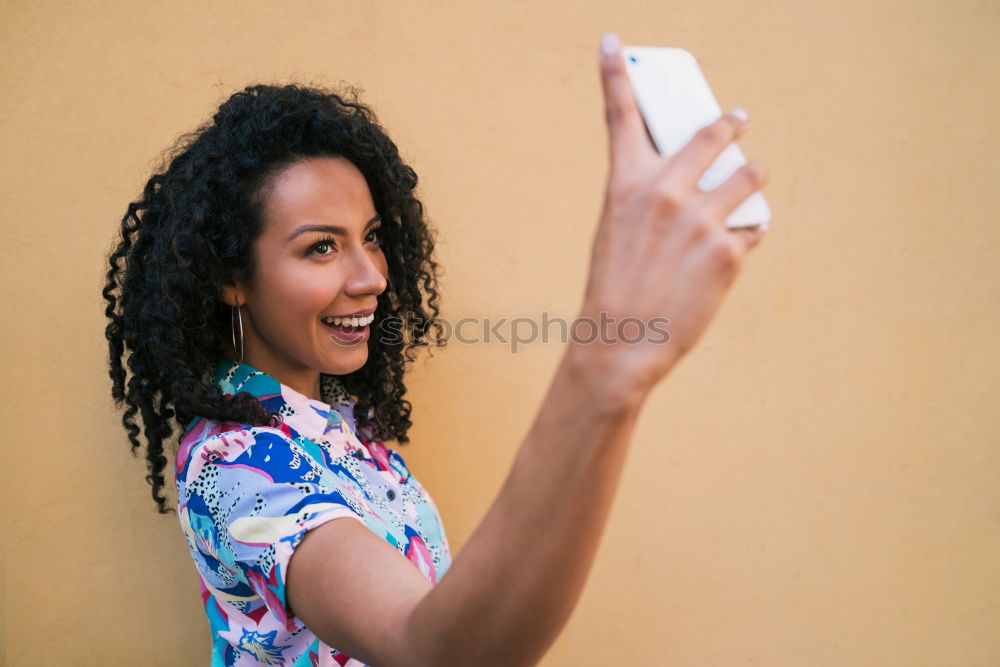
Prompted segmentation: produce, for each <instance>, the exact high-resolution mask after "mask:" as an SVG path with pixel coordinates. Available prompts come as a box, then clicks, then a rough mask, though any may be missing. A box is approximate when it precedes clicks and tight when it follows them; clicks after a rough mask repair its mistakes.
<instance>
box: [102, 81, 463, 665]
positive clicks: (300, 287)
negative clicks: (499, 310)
mask: <svg viewBox="0 0 1000 667" xmlns="http://www.w3.org/2000/svg"><path fill="white" fill-rule="evenodd" d="M351 94H353V97H354V99H352V97H351ZM356 95H357V93H356V92H355V91H353V89H352V90H348V91H347V93H335V92H331V91H324V90H320V89H317V88H307V87H301V86H294V85H287V86H281V87H277V86H265V85H257V86H251V87H248V88H246V89H244V90H242V91H240V92H238V93H236V94H234V95H233V96H232V97H231V98H230V99H228V100H227V101H226V102H225V103H223V104H222V105H221V106H220V107H219V109H218V110H217V112H216V113H215V114H214V116H213V118H212V120H211V122H209V123H206V124H205V125H203V126H202V127H200V128H199V129H198V130H197V131H195V132H192V133H189V134H187V135H184V136H183V137H182V139H181V142H180V143H179V145H178V146H177V147H176V148H175V149H174V150H173V151H172V153H171V156H170V157H169V158H168V160H167V164H165V166H164V168H162V169H161V170H160V171H159V172H158V173H156V174H154V175H153V176H152V177H151V178H150V179H149V181H148V183H147V184H146V187H145V189H144V191H143V194H142V197H141V198H140V199H139V200H138V201H135V202H133V203H131V204H129V206H128V211H127V213H126V214H125V216H124V218H123V220H122V223H121V237H120V239H119V242H118V245H117V247H116V248H115V250H114V251H113V252H112V254H111V255H110V257H109V264H110V269H109V271H108V273H107V284H106V286H105V288H104V297H105V299H106V301H107V308H106V314H107V316H108V318H109V320H110V321H109V324H108V326H107V332H106V335H107V339H108V342H109V346H110V375H111V379H112V395H113V397H114V399H115V401H116V403H117V404H118V405H119V406H122V405H124V406H125V407H126V410H125V412H124V414H123V417H122V421H123V424H124V426H125V429H126V431H127V434H128V438H129V440H130V442H131V444H132V449H133V452H134V451H135V450H138V449H140V448H141V447H142V446H143V444H144V446H145V454H146V460H147V462H148V467H149V474H148V475H147V477H146V479H147V481H148V482H149V483H150V484H151V486H152V496H153V499H154V501H155V502H156V504H157V507H158V510H159V511H160V512H161V513H167V512H169V511H171V510H170V508H168V507H167V506H166V499H165V498H164V497H162V496H161V495H160V491H161V490H162V488H163V486H164V484H165V480H164V476H163V472H164V467H165V465H166V464H167V457H166V456H165V453H167V451H168V446H169V444H170V443H169V439H170V437H171V435H172V434H173V433H174V429H175V427H177V428H178V429H179V431H178V435H179V446H178V447H177V448H176V455H175V456H174V459H175V468H174V472H175V478H176V487H177V492H178V498H177V513H178V517H179V519H180V524H181V528H182V531H183V534H184V537H185V539H186V541H187V544H188V548H189V550H190V553H191V556H192V558H193V560H194V563H195V566H196V569H197V573H198V578H199V583H200V585H201V588H202V591H203V596H204V597H203V599H204V601H205V611H206V614H207V616H208V620H209V622H210V626H211V629H212V636H213V645H212V664H227V665H229V664H247V662H248V661H249V662H250V663H252V664H258V663H263V664H290V663H291V662H295V661H297V660H300V659H301V660H305V661H306V662H307V663H310V664H316V663H317V662H318V663H319V664H360V662H350V660H351V659H350V658H348V657H347V656H346V655H344V654H342V653H341V652H340V651H339V650H338V649H336V648H333V647H332V646H331V645H329V643H326V642H323V641H322V640H321V639H320V638H319V637H317V636H316V635H315V634H313V633H311V632H310V631H309V630H308V628H305V627H304V623H303V620H301V619H300V618H299V617H297V616H295V615H294V614H293V613H292V612H291V611H290V608H291V607H290V596H289V595H288V593H287V592H286V588H285V580H286V577H287V570H288V566H289V564H290V560H291V556H292V554H293V552H295V553H299V550H298V548H297V547H298V545H299V542H300V541H302V539H303V537H304V536H305V535H306V533H307V532H308V531H311V530H313V529H315V528H317V527H319V526H321V525H323V524H329V523H338V522H333V521H332V520H333V519H336V518H341V517H349V518H352V519H354V522H351V523H355V522H356V523H358V524H360V525H362V526H364V529H365V530H367V531H370V533H369V534H374V535H377V536H378V537H379V538H380V540H379V542H378V547H379V549H387V550H389V551H390V552H391V553H393V554H396V556H397V557H399V558H401V559H402V561H403V563H406V567H407V568H408V572H412V574H413V575H415V576H416V577H417V578H418V579H419V581H417V582H416V584H417V585H418V586H419V585H424V584H426V585H428V586H429V585H431V584H433V583H434V582H436V581H437V579H438V578H439V577H440V575H441V574H443V572H444V571H445V570H446V569H447V568H448V565H449V564H450V552H449V548H448V542H447V539H446V537H445V533H444V526H443V524H442V522H441V519H440V515H439V514H438V511H437V508H436V506H435V505H434V503H433V500H432V499H431V497H430V495H429V494H428V493H427V491H426V490H425V489H424V487H423V486H421V485H420V483H419V482H418V481H417V479H416V477H414V476H413V475H412V474H411V473H410V472H409V470H408V468H407V466H406V463H405V461H404V460H403V458H402V456H400V455H399V453H398V452H396V451H395V450H393V449H390V448H388V447H387V446H386V445H385V444H383V441H387V440H396V441H397V442H399V443H400V444H405V443H407V442H408V437H407V431H408V430H409V427H410V425H411V423H410V420H409V414H410V408H411V406H410V404H409V402H408V401H406V400H404V399H403V398H402V397H403V395H404V393H405V391H406V387H405V384H404V374H405V367H406V365H407V364H408V363H411V362H412V361H413V360H414V356H415V351H414V348H416V347H417V346H421V345H422V344H426V343H424V340H425V337H428V333H429V331H430V330H429V329H428V328H425V327H424V326H422V325H421V323H422V322H429V321H433V320H434V318H435V317H436V316H437V315H438V306H437V289H436V274H437V265H436V263H435V261H434V259H433V256H432V255H433V248H434V244H433V234H432V231H431V230H430V229H429V227H428V226H427V224H426V222H425V220H424V217H423V207H422V205H421V203H420V201H419V200H418V199H417V198H416V197H415V196H414V194H413V190H414V188H415V187H416V184H417V177H416V174H415V172H414V171H413V170H412V169H411V168H410V167H409V166H408V165H406V164H405V163H404V162H403V161H402V160H401V159H400V157H399V155H398V152H397V149H396V146H395V145H394V144H393V142H392V141H391V140H390V139H389V137H388V136H387V135H386V134H385V133H384V131H383V130H382V129H381V128H380V127H379V125H378V124H377V122H376V120H375V117H374V114H373V113H372V111H371V110H370V109H369V108H368V107H366V106H364V105H362V104H360V103H359V102H357V100H356ZM403 314H407V315H408V317H403ZM389 318H395V321H398V322H403V323H404V324H405V325H406V326H408V327H409V329H408V330H407V332H406V333H407V334H408V338H409V341H410V342H409V343H405V342H403V341H400V340H398V339H389V338H385V337H380V336H372V335H371V333H370V332H371V330H372V328H373V327H375V326H377V325H378V323H379V322H381V321H384V320H387V319H389ZM431 338H432V340H433V342H435V344H443V337H441V336H436V337H431ZM126 369H128V370H127V371H126ZM137 415H138V416H140V417H141V419H142V422H143V429H142V430H140V428H139V426H138V425H137V424H136V416H137ZM140 433H141V434H142V435H144V436H145V443H142V442H141V441H140ZM171 449H172V448H171ZM310 542H312V540H310ZM308 545H309V543H306V544H305V546H306V547H308ZM305 551H306V552H307V551H308V549H305ZM296 563H298V559H296ZM414 566H416V567H414ZM302 569H303V570H306V568H305V567H303V568H302ZM313 579H314V577H313V576H311V575H308V574H307V575H306V576H297V580H298V581H300V582H303V583H304V585H306V586H310V585H313V583H314V582H313V581H312V580H313ZM413 585H414V581H413V580H412V579H411V580H410V583H409V586H410V587H409V588H405V587H403V588H398V589H397V590H396V591H395V593H394V595H396V596H399V595H402V594H403V592H405V591H408V590H412V587H413ZM304 606H305V609H306V610H309V609H310V605H309V603H308V602H305V603H304ZM356 610H357V608H355V611H356ZM304 613H307V612H305V611H304ZM312 613H313V618H314V619H315V623H314V625H317V626H321V625H322V624H323V619H322V618H321V617H320V616H321V615H322V614H323V612H322V611H320V612H316V611H313V612H312ZM362 650H364V649H362ZM345 660H347V661H348V662H347V663H345V662H344V661H345Z"/></svg>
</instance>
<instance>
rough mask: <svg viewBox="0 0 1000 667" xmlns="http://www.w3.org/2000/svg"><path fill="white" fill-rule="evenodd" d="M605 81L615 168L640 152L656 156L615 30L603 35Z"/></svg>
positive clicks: (605, 106) (614, 169)
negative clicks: (634, 95)
mask: <svg viewBox="0 0 1000 667" xmlns="http://www.w3.org/2000/svg"><path fill="white" fill-rule="evenodd" d="M601 84H602V88H603V89H604V110H605V118H606V120H607V124H608V133H609V137H610V152H611V169H612V171H617V170H618V169H620V168H621V167H622V166H624V165H628V164H629V163H630V162H631V161H633V160H634V159H635V158H636V157H638V155H639V153H640V151H645V152H647V153H651V154H653V155H655V154H656V151H655V149H654V148H653V146H652V144H651V143H650V141H649V138H648V135H647V133H646V126H645V124H644V123H643V120H642V114H641V113H640V112H639V107H638V106H637V105H636V102H635V98H634V97H633V96H632V87H631V84H630V82H629V77H628V71H627V70H626V69H625V58H624V56H623V54H622V50H621V43H620V42H619V40H618V36H617V35H616V34H615V33H612V32H609V33H607V34H605V35H604V37H602V38H601Z"/></svg>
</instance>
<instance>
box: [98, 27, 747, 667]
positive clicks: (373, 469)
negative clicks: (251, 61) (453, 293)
mask: <svg viewBox="0 0 1000 667" xmlns="http://www.w3.org/2000/svg"><path fill="white" fill-rule="evenodd" d="M602 44H603V45H604V46H606V47H607V48H603V49H602V56H601V78H602V84H603V90H604V97H605V104H606V118H607V122H608V128H609V135H610V163H611V164H610V171H609V177H608V183H607V189H606V193H605V200H604V208H603V211H602V212H601V216H600V220H599V224H598V227H597V233H596V235H595V238H594V243H593V246H592V256H591V266H590V273H589V277H588V281H587V285H586V289H585V291H584V298H583V302H582V304H581V307H580V310H579V317H580V318H581V319H583V318H586V319H589V320H590V321H592V322H600V321H609V320H610V321H612V322H615V321H619V322H620V321H621V320H622V319H624V318H626V317H629V318H637V319H638V320H639V321H641V322H650V321H652V320H654V319H656V318H661V319H662V318H668V319H669V322H670V331H669V341H667V343H666V344H664V343H663V342H662V340H655V341H654V340H642V341H640V342H638V343H632V344H626V343H624V342H619V341H616V340H614V339H613V338H612V339H608V338H600V339H598V340H597V341H595V342H593V343H590V344H584V343H582V342H577V341H576V340H574V342H572V343H570V344H569V345H568V346H567V347H566V349H565V352H564V355H563V357H562V359H561V362H560V364H559V366H558V368H557V370H556V373H555V375H554V377H553V379H552V382H551V385H550V386H549V389H548V392H547V394H546V395H545V398H544V400H543V402H542V405H541V406H540V408H539V410H538V412H537V416H536V418H535V420H534V422H533V424H532V427H531V429H530V431H529V433H528V435H527V436H526V437H525V439H524V441H523V443H522V444H521V447H520V449H519V450H518V453H517V456H516V458H515V461H514V463H513V466H512V467H511V469H510V471H509V473H508V475H507V478H506V480H505V482H504V484H503V486H502V488H501V491H500V493H499V494H498V496H497V498H496V500H495V501H494V502H493V504H492V505H491V507H490V508H489V510H488V511H487V513H486V515H485V517H484V518H483V519H482V521H481V522H480V523H479V525H478V526H477V527H476V529H475V530H474V531H473V533H472V535H471V536H470V537H469V539H468V541H467V543H466V544H465V546H464V548H463V549H462V552H461V555H460V556H459V557H457V558H456V559H455V561H454V563H452V558H451V554H450V551H449V548H448V542H447V539H446V537H445V532H444V527H443V525H442V523H441V519H440V515H439V513H438V512H437V509H436V507H435V505H434V503H433V501H432V499H431V497H430V495H429V494H428V493H427V491H426V489H424V488H423V487H422V486H421V485H420V484H419V482H418V481H417V479H416V478H415V477H414V476H413V475H412V474H410V472H409V470H408V469H407V466H406V463H405V461H404V460H403V458H402V457H401V456H400V455H399V454H398V452H396V451H395V450H394V449H390V448H388V447H386V446H385V445H384V444H383V443H384V441H385V440H389V439H393V440H397V441H399V442H400V443H405V442H407V436H406V433H407V430H408V428H409V426H410V421H409V419H408V416H409V412H410V406H409V404H408V402H407V401H405V400H403V399H402V396H403V394H404V392H405V385H404V382H403V378H404V371H405V365H406V363H408V362H410V361H412V360H413V348H414V347H415V346H419V345H425V344H427V342H428V341H427V340H425V339H426V338H427V334H428V332H429V329H428V326H427V324H426V323H427V322H428V320H430V319H431V318H432V317H434V316H436V315H437V312H438V309H437V306H436V300H437V291H436V282H435V275H436V268H437V265H436V264H435V262H434V259H433V242H432V233H431V231H430V230H429V229H428V227H427V226H426V224H425V222H424V220H423V209H422V206H421V204H420V202H419V201H418V200H417V199H416V198H414V197H413V194H412V190H413V188H414V186H415V185H416V182H417V178H416V175H415V174H414V172H413V170H412V169H410V168H409V167H408V166H406V165H405V164H404V163H403V162H402V160H401V159H400V158H399V156H398V153H397V150H396V147H395V145H394V144H393V143H392V141H390V140H389V138H388V137H387V136H386V135H385V133H384V132H383V131H382V130H381V128H380V127H379V126H378V125H377V124H376V123H375V121H374V119H373V118H374V116H373V114H372V113H371V111H370V110H369V109H368V108H367V107H364V106H363V105H361V104H359V103H357V102H356V101H345V100H344V99H342V98H341V97H339V96H338V95H337V94H334V93H328V92H324V91H318V90H315V89H310V88H299V87H295V86H285V87H281V88H275V87H267V86H254V87H250V88H247V89H246V90H245V91H242V92H240V93H237V94H236V95H234V96H233V97H232V98H230V99H229V100H228V101H227V102H225V103H224V104H223V105H222V106H221V107H220V109H219V111H218V113H217V114H216V115H215V116H214V118H213V120H212V122H211V123H210V124H208V125H206V126H204V127H203V128H201V129H200V130H198V131H197V132H195V133H193V134H191V135H188V136H187V142H186V144H185V145H184V147H183V149H182V150H179V151H178V152H177V153H176V154H175V155H174V157H173V158H172V160H171V162H170V163H169V166H168V167H167V168H166V169H165V170H164V171H162V172H161V173H158V174H157V175H155V176H153V177H152V178H151V179H150V181H149V183H148V184H147V186H146V188H145V191H144V194H143V198H142V199H141V200H139V201H138V202H134V203H133V204H131V205H130V206H129V210H128V213H127V214H126V216H125V219H124V221H123V223H122V240H121V243H120V245H119V246H118V248H117V249H116V251H115V252H114V253H113V254H112V255H111V259H110V262H111V270H110V271H109V273H108V284H107V286H106V288H105V290H104V294H105V297H106V298H107V300H108V307H107V314H108V316H109V317H110V319H111V322H110V324H109V326H108V340H109V341H110V347H111V377H112V380H113V383H114V388H113V396H114V398H115V399H116V401H117V402H118V404H119V405H121V404H125V405H127V409H126V411H125V413H124V416H123V422H124V424H125V427H126V429H127V431H128V435H129V439H130V441H131V443H132V447H133V449H136V448H139V447H140V446H141V443H140V441H139V437H138V436H139V433H140V429H139V427H138V426H137V425H136V424H135V416H136V414H139V415H140V416H141V417H142V420H143V424H144V430H143V435H144V436H145V440H146V443H145V450H146V459H147V461H148V464H149V471H150V474H149V475H148V476H147V480H148V481H149V482H150V483H151V484H152V489H153V498H154V500H155V501H156V502H157V505H158V507H159V508H160V511H161V512H165V511H167V510H166V509H165V499H164V498H162V497H161V496H159V495H158V492H159V491H160V490H162V487H163V484H164V478H163V475H162V472H163V469H164V466H165V465H166V462H167V459H166V457H165V456H164V442H165V440H166V439H168V438H169V437H170V436H171V434H172V433H173V428H172V421H171V420H175V421H176V422H177V425H178V426H180V427H182V432H181V438H180V446H179V448H178V450H177V455H176V457H175V462H176V465H175V473H176V486H177V491H178V505H177V508H178V516H179V518H180V523H181V526H182V530H183V532H184V535H185V537H186V539H187V541H188V546H189V548H190V551H191V555H192V558H193V559H194V561H195V564H196V567H197V570H198V574H199V579H200V583H201V587H202V591H203V600H204V602H205V610H206V613H207V615H208V618H209V622H210V625H211V629H212V637H213V647H212V661H213V662H212V664H240V665H243V664H272V665H273V664H321V665H352V666H355V665H364V664H374V665H390V666H395V665H418V666H422V665H475V666H478V667H483V666H486V667H489V666H492V665H504V666H510V665H532V664H535V663H536V662H537V661H538V660H539V659H540V658H541V656H542V655H543V654H544V652H545V650H546V649H547V648H548V647H549V646H550V645H551V643H552V642H553V641H554V640H555V638H556V636H557V635H558V633H559V631H560V629H561V628H562V627H563V625H564V624H565V622H566V620H567V619H568V617H569V615H570V613H571V611H572V609H573V607H574V605H575V604H576V602H577V600H578V598H579V595H580V592H581V590H582V587H583V584H584V582H585V579H586V576H587V573H588V572H589V569H590V567H591V564H592V562H593V558H594V555H595V552H596V549H597V545H598V542H599V539H600V536H601V533H602V532H603V529H604V525H605V521H606V518H607V513H608V510H609V508H610V505H611V502H612V498H613V496H614V493H615V490H616V487H617V483H618V479H619V477H620V475H621V469H622V464H623V462H624V458H625V454H626V451H627V449H628V443H629V440H630V437H631V434H632V430H633V426H634V424H635V421H636V418H637V417H638V414H639V412H640V410H641V407H642V405H643V403H644V401H645V398H646V397H647V396H648V395H649V392H650V391H651V390H652V389H653V387H654V386H655V385H656V384H657V383H658V382H659V381H660V380H661V379H662V378H663V377H664V376H665V375H666V374H667V373H669V371H670V370H671V369H672V368H673V367H674V366H675V365H676V364H677V363H678V361H679V360H680V359H681V358H682V357H683V356H684V355H685V354H686V353H687V352H688V351H689V350H690V349H691V348H692V346H693V345H694V344H695V342H696V341H697V340H698V339H699V338H700V336H701V335H702V333H703V331H704V330H705V328H706V326H707V324H708V322H709V321H710V319H711V318H712V317H713V315H714V313H715V312H716V310H717V309H718V307H719V305H720V303H721V300H722V298H723V296H724V294H725V292H726V291H727V290H728V288H729V286H730V285H731V284H732V282H733V280H734V278H735V277H736V275H737V274H738V272H739V269H740V266H741V265H742V261H743V258H744V257H745V256H746V254H747V253H748V252H749V251H750V250H751V249H752V248H753V247H754V246H755V245H756V244H757V243H758V242H759V241H760V239H761V238H762V235H763V233H764V231H765V230H764V229H756V230H749V231H748V230H739V231H735V230H728V229H726V228H725V226H724V225H723V222H722V221H723V220H724V219H725V218H726V216H727V215H728V214H729V213H730V212H731V211H732V210H734V209H735V208H736V207H737V206H738V205H739V204H740V203H741V202H742V201H743V200H744V199H745V198H746V197H747V196H749V195H750V194H751V193H752V192H753V191H755V190H757V189H758V188H760V187H762V186H763V184H764V182H765V180H766V172H765V170H764V168H763V165H761V164H760V163H759V162H757V161H751V162H750V163H749V164H748V165H746V166H744V167H743V168H741V169H739V170H737V171H736V172H735V173H734V174H733V175H732V176H731V177H730V178H729V179H728V180H727V181H726V182H725V183H723V184H722V185H721V186H719V187H718V188H716V189H715V190H712V191H710V192H701V191H699V190H697V188H696V187H695V186H696V183H697V181H698V179H699V178H700V176H701V174H702V173H703V172H704V171H705V169H706V168H707V167H708V166H709V165H710V164H711V163H712V162H714V160H715V158H716V157H717V156H718V155H719V153H721V151H722V150H723V149H724V148H725V147H726V146H727V145H728V144H729V143H731V142H732V141H733V140H734V139H736V138H737V137H738V136H739V135H740V134H741V133H742V131H743V130H744V129H745V127H746V123H745V119H744V120H741V119H740V116H739V114H738V113H730V114H727V115H725V116H723V117H722V118H720V119H719V120H718V121H717V122H715V123H713V124H711V125H709V126H708V127H706V128H704V129H703V130H701V131H700V132H698V133H697V134H696V135H695V136H694V137H693V138H692V140H691V141H690V142H689V143H688V145H687V146H685V148H684V149H682V150H681V151H680V152H678V153H677V154H675V155H673V156H671V157H670V158H669V159H665V158H663V157H661V156H660V155H659V154H658V153H657V152H656V150H655V148H654V147H653V146H652V144H651V143H650V142H649V139H648V136H647V134H646V132H645V129H644V125H643V121H642V119H641V116H640V115H639V112H638V110H637V108H636V106H635V103H634V100H633V98H632V96H631V92H630V89H629V83H628V78H627V75H626V72H625V66H624V61H623V59H622V54H621V50H620V46H619V45H618V43H617V39H616V38H614V36H613V35H608V36H606V39H605V40H603V42H602ZM123 260H124V262H125V264H124V266H122V264H121V262H122V261H123ZM425 302H426V304H425ZM339 317H350V318H351V319H349V320H348V319H337V318H339ZM387 323H391V324H392V326H385V325H386V324H387ZM386 332H391V333H392V335H386ZM395 334H402V335H395ZM406 340H409V342H406ZM435 342H437V341H435ZM123 358H124V359H125V361H126V363H127V366H128V371H129V372H130V377H129V378H128V381H127V382H126V375H127V372H126V370H125V365H124V364H123V361H122V360H123ZM338 518H351V519H353V521H335V520H334V519H338ZM293 555H294V558H292V556H293ZM293 564H294V565H293ZM446 572H447V574H448V576H443V575H444V574H445V573H446Z"/></svg>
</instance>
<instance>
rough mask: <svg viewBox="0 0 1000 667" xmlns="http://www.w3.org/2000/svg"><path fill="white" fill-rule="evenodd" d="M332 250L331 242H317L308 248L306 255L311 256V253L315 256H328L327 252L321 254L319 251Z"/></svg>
mask: <svg viewBox="0 0 1000 667" xmlns="http://www.w3.org/2000/svg"><path fill="white" fill-rule="evenodd" d="M332 249H333V242H332V241H319V242H318V243H314V244H313V245H312V247H311V248H309V252H307V253H306V254H307V255H311V254H313V253H316V254H317V255H329V254H330V253H329V252H321V250H330V251H331V252H332Z"/></svg>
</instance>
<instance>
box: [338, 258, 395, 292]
mask: <svg viewBox="0 0 1000 667" xmlns="http://www.w3.org/2000/svg"><path fill="white" fill-rule="evenodd" d="M353 254H354V262H353V265H352V266H351V277H350V280H348V281H347V282H348V284H347V287H348V291H351V292H356V293H362V294H381V293H382V292H384V291H385V288H386V286H387V282H386V276H385V274H384V271H385V259H384V258H383V257H384V256H383V255H382V253H381V252H379V253H372V252H369V251H367V250H363V249H362V250H358V251H356V252H355V253H353Z"/></svg>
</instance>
